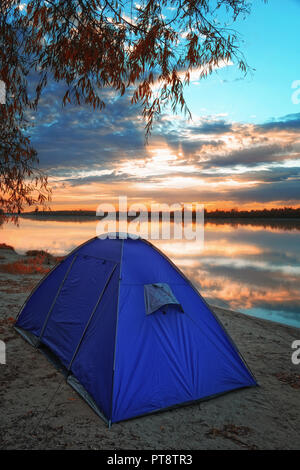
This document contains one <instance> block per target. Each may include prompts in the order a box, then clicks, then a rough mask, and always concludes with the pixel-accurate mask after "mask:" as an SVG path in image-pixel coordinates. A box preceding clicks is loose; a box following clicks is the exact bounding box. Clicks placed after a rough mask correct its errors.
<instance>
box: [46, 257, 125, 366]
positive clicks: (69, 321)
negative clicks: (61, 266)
mask: <svg viewBox="0 0 300 470" xmlns="http://www.w3.org/2000/svg"><path fill="white" fill-rule="evenodd" d="M116 266H117V264H116V263H114V262H113V261H108V260H104V259H100V258H95V257H93V256H87V255H78V256H77V257H76V259H75V261H74V263H73V265H72V268H71V269H70V271H69V273H68V275H67V277H66V279H65V280H64V283H63V285H62V286H60V291H59V294H58V296H57V298H56V300H55V304H54V305H52V307H51V312H50V314H49V316H48V317H47V324H46V325H45V328H44V332H43V335H42V337H41V342H42V343H44V344H46V345H47V346H49V347H50V348H51V350H52V351H53V352H54V353H55V354H56V355H57V356H58V357H59V359H60V360H61V361H62V363H63V364H64V365H65V366H66V367H67V368H69V367H70V365H71V363H72V360H73V359H74V354H75V353H76V351H77V349H78V347H79V345H80V342H81V341H82V340H83V335H84V334H85V331H86V329H87V327H88V324H89V321H90V319H91V316H92V315H93V314H94V313H95V310H96V308H97V306H98V305H99V303H100V302H101V297H102V295H103V293H104V290H105V289H106V286H107V285H108V283H109V280H110V278H111V276H112V274H113V272H114V270H115V268H116Z"/></svg>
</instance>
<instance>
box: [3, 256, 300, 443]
mask: <svg viewBox="0 0 300 470" xmlns="http://www.w3.org/2000/svg"><path fill="white" fill-rule="evenodd" d="M31 256H33V255H31ZM20 258H23V259H25V260H26V259H28V256H26V255H25V256H22V255H18V254H17V253H15V252H14V251H13V250H12V249H9V248H8V247H7V248H4V249H3V248H2V249H1V250H0V268H1V265H2V266H3V265H5V263H7V262H8V261H13V260H15V261H17V260H20ZM54 262H55V258H54V257H51V255H49V258H46V257H45V258H43V262H42V263H41V264H40V267H42V268H44V270H46V269H49V268H51V267H52V266H53V265H54ZM37 266H38V265H37ZM43 275H44V274H42V272H33V273H25V274H20V273H7V272H3V271H1V270H0V292H1V299H3V300H2V302H1V305H0V339H1V340H3V341H5V343H6V352H7V363H6V365H0V378H1V385H0V408H1V423H0V447H1V448H3V449H106V450H116V449H169V450H172V449H174V450H176V449H238V450H240V449H299V447H300V444H299V435H300V406H299V390H300V365H294V364H293V363H292V361H291V355H292V352H293V350H292V348H291V344H292V342H293V341H294V340H300V332H299V329H298V328H294V327H291V326H287V325H282V324H279V323H276V322H272V321H270V320H264V319H260V318H255V317H252V316H249V315H246V314H243V313H239V312H234V311H230V310H226V309H223V308H220V307H216V306H212V305H211V308H212V309H213V311H214V313H215V315H216V316H217V318H218V319H219V320H220V321H221V323H222V324H223V326H224V327H225V329H226V330H227V332H228V333H229V335H230V336H231V338H232V339H233V341H234V342H235V344H236V346H237V347H238V349H239V350H240V352H241V354H242V356H243V357H244V358H245V360H246V362H247V364H248V365H249V367H250V369H251V371H252V372H253V374H254V376H255V377H256V379H257V381H258V383H259V387H254V388H253V387H251V388H247V389H240V390H237V391H234V392H230V393H227V394H225V395H223V396H220V397H217V398H214V399H211V400H209V401H203V402H200V403H194V404H190V405H187V406H184V407H181V408H178V409H173V410H170V411H164V412H160V413H157V414H153V415H148V416H144V417H139V418H135V419H132V420H129V421H124V422H121V423H116V424H114V425H113V426H112V428H111V429H110V430H109V429H108V428H107V427H106V425H105V423H104V422H103V421H102V420H100V418H98V417H97V416H96V414H95V413H94V412H93V411H92V410H91V409H90V408H89V406H88V405H87V404H86V403H85V402H84V401H83V400H82V399H81V398H80V397H79V396H78V395H77V394H76V392H75V391H74V390H73V389H71V388H70V387H69V386H68V385H67V384H66V383H65V381H64V380H63V378H62V375H61V374H60V373H59V372H58V371H57V370H56V369H55V368H54V367H53V366H52V365H51V364H50V363H49V362H48V360H47V359H46V358H45V357H44V356H43V354H41V353H40V352H39V351H38V350H35V349H34V348H32V347H31V346H30V345H29V344H28V343H26V342H25V341H24V340H23V339H22V338H21V336H20V335H19V334H17V332H16V331H15V330H14V328H13V324H14V320H15V318H16V315H17V314H18V312H19V309H20V308H21V306H22V304H23V302H24V301H25V300H26V298H27V296H28V295H29V293H30V291H31V289H32V288H33V287H34V286H35V285H36V284H37V282H38V281H39V279H40V278H41V277H42V276H43ZM57 390H58V392H57ZM52 398H53V400H52ZM51 400H52V401H51ZM38 424H39V426H38V427H37V425H38ZM36 428H37V429H36ZM35 429H36V432H35V434H32V431H33V430H35Z"/></svg>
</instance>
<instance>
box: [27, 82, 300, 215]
mask: <svg viewBox="0 0 300 470" xmlns="http://www.w3.org/2000/svg"><path fill="white" fill-rule="evenodd" d="M62 96H63V90H62V87H61V86H60V85H59V84H51V87H50V88H49V91H48V92H47V93H46V94H45V95H44V96H43V99H42V101H41V106H40V108H39V111H38V113H37V114H36V115H34V114H31V115H30V118H31V121H32V122H34V125H35V127H33V128H32V129H31V132H30V133H31V136H32V140H33V143H34V145H35V147H36V149H37V150H38V154H39V158H40V165H41V167H42V168H43V169H44V170H45V171H46V172H47V173H48V175H49V178H50V181H52V183H53V184H55V190H56V194H59V195H60V196H59V197H61V199H60V200H59V203H60V204H63V200H64V199H63V198H65V201H67V202H66V204H67V203H69V202H68V201H69V200H72V203H73V201H74V204H79V205H80V204H81V203H83V202H84V201H87V200H88V201H89V202H88V203H89V204H91V203H92V201H93V197H94V200H95V201H96V199H97V197H98V196H97V197H96V195H97V194H106V195H107V197H108V198H112V197H113V196H114V195H118V194H127V195H129V196H130V197H131V198H138V199H139V200H143V198H144V199H147V200H157V201H160V202H176V201H178V200H179V201H182V202H184V201H187V202H188V201H189V202H191V201H196V200H198V201H200V202H203V203H209V204H210V205H214V204H215V205H219V206H220V205H223V204H228V205H229V204H234V205H239V204H241V205H247V204H248V205H249V204H250V205H251V204H266V203H270V204H271V203H276V204H282V203H285V202H286V203H293V204H298V203H299V202H300V194H299V193H300V192H299V189H298V188H299V170H300V137H299V123H300V113H298V114H292V115H288V116H284V117H282V118H280V119H277V120H272V121H269V122H267V123H262V124H260V125H258V124H256V125H254V124H247V123H237V122H229V121H228V120H226V117H225V116H224V115H219V116H206V117H205V118H204V117H201V116H193V120H187V119H185V118H183V117H181V116H176V115H175V116H170V115H167V114H163V115H162V116H161V117H160V119H159V120H158V121H157V122H156V124H155V126H154V129H153V133H152V136H151V137H150V140H149V145H147V146H145V139H144V137H145V130H144V125H145V123H144V121H143V120H142V118H141V114H140V111H141V109H140V107H139V106H137V105H134V106H133V105H131V103H130V99H129V97H128V96H124V97H122V98H118V97H117V96H116V95H115V94H114V93H112V92H111V90H105V91H104V92H103V98H104V99H105V101H106V103H107V106H106V108H105V109H104V110H103V111H101V112H98V111H93V110H92V109H90V108H89V107H87V106H74V105H68V106H66V107H65V108H62V106H61V97H62ZM63 184H64V186H63ZM59 188H61V191H58V189H59ZM68 194H69V195H71V194H73V196H72V197H69V196H68ZM76 195H77V196H78V198H77V199H76V197H77V196H76ZM87 195H88V196H87ZM93 195H94V196H93ZM56 200H57V201H58V197H56Z"/></svg>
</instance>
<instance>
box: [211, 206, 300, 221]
mask: <svg viewBox="0 0 300 470" xmlns="http://www.w3.org/2000/svg"><path fill="white" fill-rule="evenodd" d="M204 215H205V218H209V219H227V218H228V219H236V218H238V219H240V218H252V219H258V218H259V219H264V218H269V219H270V218H271V219H295V218H296V219H299V218H300V207H299V208H296V209H294V208H293V207H282V208H278V209H277V208H276V209H256V210H251V211H240V210H238V209H231V210H230V211H224V210H220V209H216V210H215V211H207V210H206V209H205V210H204Z"/></svg>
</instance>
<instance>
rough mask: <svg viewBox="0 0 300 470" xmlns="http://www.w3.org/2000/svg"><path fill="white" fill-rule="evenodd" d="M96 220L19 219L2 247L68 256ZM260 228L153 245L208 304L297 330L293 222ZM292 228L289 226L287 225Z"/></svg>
mask: <svg viewBox="0 0 300 470" xmlns="http://www.w3.org/2000/svg"><path fill="white" fill-rule="evenodd" d="M96 224H97V221H95V220H93V219H92V220H89V219H87V220H83V218H81V219H80V223H78V221H75V220H70V219H68V218H65V219H64V220H62V219H61V220H59V221H58V220H51V219H50V220H38V219H35V220H34V219H29V218H20V222H19V225H20V226H19V227H16V226H15V225H13V224H12V223H9V224H4V226H2V229H0V236H1V242H3V243H7V244H9V245H12V246H14V247H15V249H16V250H17V251H18V252H19V253H24V252H25V251H27V250H32V249H43V250H48V251H49V252H51V253H53V254H57V255H63V254H66V253H68V252H69V251H70V250H71V249H73V248H75V247H76V246H77V245H79V244H80V243H83V242H84V241H86V240H87V239H89V238H92V237H94V236H95V230H96ZM282 224H283V223H282V222H280V223H278V222H277V223H276V224H275V223H274V224H273V226H268V227H265V224H261V225H259V224H258V222H257V221H255V222H254V223H253V224H251V223H249V221H247V223H236V222H234V223H231V222H230V223H228V222H224V221H223V222H221V221H216V222H214V221H209V222H207V223H206V224H205V242H204V248H203V247H202V244H201V243H197V242H194V241H188V240H180V241H178V240H175V241H174V240H157V241H153V243H154V244H155V245H156V246H158V247H159V248H160V249H161V250H162V251H163V252H164V253H166V254H167V255H168V256H169V257H170V258H171V259H172V260H173V261H174V262H175V264H176V265H177V266H178V267H179V268H180V269H182V271H183V272H184V273H185V274H186V275H187V276H188V277H189V278H190V279H191V280H192V282H193V283H194V284H195V285H196V286H197V288H198V289H199V290H200V292H201V294H202V295H203V296H204V297H205V299H206V300H207V301H208V302H209V303H211V304H213V305H218V306H221V307H225V308H230V309H232V310H238V311H241V312H244V313H247V314H250V315H254V316H258V317H262V318H267V319H270V320H274V321H279V322H282V323H286V324H289V325H294V326H298V327H300V291H299V285H300V250H299V246H300V232H299V229H298V228H297V223H294V225H293V226H290V228H288V227H287V226H284V227H283V226H282ZM290 224H291V223H290Z"/></svg>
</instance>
